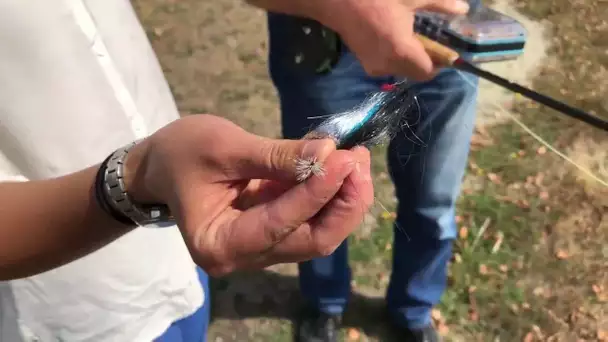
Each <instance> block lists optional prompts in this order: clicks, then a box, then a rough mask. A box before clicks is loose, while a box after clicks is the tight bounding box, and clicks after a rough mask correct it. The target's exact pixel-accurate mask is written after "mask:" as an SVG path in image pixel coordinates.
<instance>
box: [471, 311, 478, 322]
mask: <svg viewBox="0 0 608 342" xmlns="http://www.w3.org/2000/svg"><path fill="white" fill-rule="evenodd" d="M469 319H470V320H471V321H473V322H477V321H479V313H478V312H477V310H469Z"/></svg>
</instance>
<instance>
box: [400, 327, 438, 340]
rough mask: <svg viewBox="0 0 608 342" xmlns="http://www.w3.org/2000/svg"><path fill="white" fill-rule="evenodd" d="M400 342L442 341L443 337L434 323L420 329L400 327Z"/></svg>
mask: <svg viewBox="0 0 608 342" xmlns="http://www.w3.org/2000/svg"><path fill="white" fill-rule="evenodd" d="M400 330H401V331H400V332H399V341H400V342H441V338H440V337H439V334H437V331H435V328H433V326H432V325H429V326H426V327H424V328H420V329H403V328H401V329H400Z"/></svg>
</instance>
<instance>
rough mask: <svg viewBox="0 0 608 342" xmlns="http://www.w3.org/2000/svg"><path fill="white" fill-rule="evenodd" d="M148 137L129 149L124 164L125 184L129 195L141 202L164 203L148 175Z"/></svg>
mask: <svg viewBox="0 0 608 342" xmlns="http://www.w3.org/2000/svg"><path fill="white" fill-rule="evenodd" d="M149 146H150V143H149V141H148V139H144V140H141V141H139V142H138V143H137V144H136V145H135V146H133V147H132V148H131V150H129V153H128V154H127V156H126V158H125V162H124V165H123V177H124V178H123V180H124V186H125V190H126V192H127V194H128V195H129V197H131V198H132V199H133V201H135V202H137V203H141V204H150V203H162V201H161V200H160V199H159V198H158V197H159V196H157V195H155V194H154V192H153V191H152V190H151V189H152V187H150V186H149V184H148V181H147V177H146V174H147V172H146V168H147V155H148V150H149Z"/></svg>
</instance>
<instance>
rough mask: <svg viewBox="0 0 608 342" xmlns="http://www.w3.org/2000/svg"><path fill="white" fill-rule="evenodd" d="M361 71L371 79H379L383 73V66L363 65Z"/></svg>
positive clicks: (374, 64) (375, 64)
mask: <svg viewBox="0 0 608 342" xmlns="http://www.w3.org/2000/svg"><path fill="white" fill-rule="evenodd" d="M363 70H364V71H365V73H366V74H368V75H369V76H372V77H380V76H382V75H383V74H384V73H385V70H384V66H383V65H382V64H381V63H366V64H363Z"/></svg>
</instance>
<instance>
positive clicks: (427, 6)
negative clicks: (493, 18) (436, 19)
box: [414, 0, 469, 14]
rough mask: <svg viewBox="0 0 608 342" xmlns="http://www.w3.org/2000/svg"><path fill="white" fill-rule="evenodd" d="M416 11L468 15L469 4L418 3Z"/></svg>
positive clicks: (454, 0)
mask: <svg viewBox="0 0 608 342" xmlns="http://www.w3.org/2000/svg"><path fill="white" fill-rule="evenodd" d="M416 2H417V6H416V7H415V8H414V9H415V10H418V9H423V10H428V11H433V12H439V13H445V14H467V12H469V3H468V2H467V1H466V0H425V1H416Z"/></svg>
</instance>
